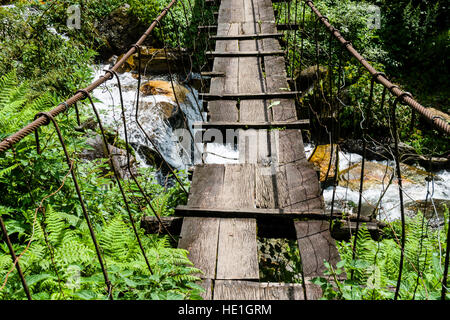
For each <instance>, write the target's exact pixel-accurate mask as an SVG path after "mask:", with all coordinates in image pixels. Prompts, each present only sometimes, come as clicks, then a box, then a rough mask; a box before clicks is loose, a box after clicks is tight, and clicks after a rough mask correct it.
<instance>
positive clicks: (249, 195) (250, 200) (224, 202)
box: [218, 164, 255, 209]
mask: <svg viewBox="0 0 450 320" xmlns="http://www.w3.org/2000/svg"><path fill="white" fill-rule="evenodd" d="M223 184H224V185H225V186H232V187H227V188H224V189H223V191H222V196H221V199H220V202H218V203H219V204H220V206H221V207H224V208H229V209H235V208H254V207H255V205H254V193H255V167H254V166H253V165H251V164H227V165H225V175H224V178H223Z"/></svg>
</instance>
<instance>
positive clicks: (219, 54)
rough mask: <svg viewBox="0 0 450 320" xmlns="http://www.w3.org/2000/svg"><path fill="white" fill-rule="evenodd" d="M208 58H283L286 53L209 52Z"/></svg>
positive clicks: (276, 51) (280, 51)
mask: <svg viewBox="0 0 450 320" xmlns="http://www.w3.org/2000/svg"><path fill="white" fill-rule="evenodd" d="M205 54H206V56H207V57H265V56H282V55H284V51H282V50H274V51H228V52H221V51H207V52H206V53H205Z"/></svg>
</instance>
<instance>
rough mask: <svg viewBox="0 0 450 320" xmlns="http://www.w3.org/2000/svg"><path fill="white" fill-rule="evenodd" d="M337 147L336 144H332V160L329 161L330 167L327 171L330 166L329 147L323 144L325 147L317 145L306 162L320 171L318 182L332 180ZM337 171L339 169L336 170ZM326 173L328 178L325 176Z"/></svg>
mask: <svg viewBox="0 0 450 320" xmlns="http://www.w3.org/2000/svg"><path fill="white" fill-rule="evenodd" d="M338 147H339V146H338V145H336V144H333V159H332V160H331V167H330V170H329V171H328V167H329V165H330V157H331V145H330V144H325V145H318V146H317V147H316V148H315V149H314V151H313V153H312V154H311V156H310V157H309V159H308V161H309V162H311V163H312V164H314V166H315V167H317V168H318V169H320V181H321V182H324V181H325V178H327V179H326V180H329V179H332V178H333V177H334V175H335V172H336V148H338ZM338 170H339V168H338ZM327 172H328V176H327Z"/></svg>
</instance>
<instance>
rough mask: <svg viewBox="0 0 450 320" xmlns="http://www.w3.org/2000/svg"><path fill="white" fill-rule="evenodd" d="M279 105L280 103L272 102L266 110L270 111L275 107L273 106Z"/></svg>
mask: <svg viewBox="0 0 450 320" xmlns="http://www.w3.org/2000/svg"><path fill="white" fill-rule="evenodd" d="M280 103H281V101H274V102H272V103H271V104H270V105H269V106H268V107H267V108H268V109H270V108H272V107H275V106H277V105H279V104H280Z"/></svg>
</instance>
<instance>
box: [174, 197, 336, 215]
mask: <svg viewBox="0 0 450 320" xmlns="http://www.w3.org/2000/svg"><path fill="white" fill-rule="evenodd" d="M270 203H271V204H273V203H274V201H270ZM175 213H176V215H177V216H182V217H217V218H230V219H232V218H239V217H242V218H255V219H260V218H262V219H265V218H278V219H298V218H314V219H325V220H328V219H329V216H328V215H325V214H324V213H323V210H322V209H312V210H310V211H301V210H296V209H290V208H288V209H281V208H273V207H272V208H269V207H266V208H234V209H229V208H218V207H209V208H192V207H189V206H183V205H180V206H177V207H176V209H175ZM339 216H340V213H339V212H335V214H334V217H335V218H338V217H339Z"/></svg>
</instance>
